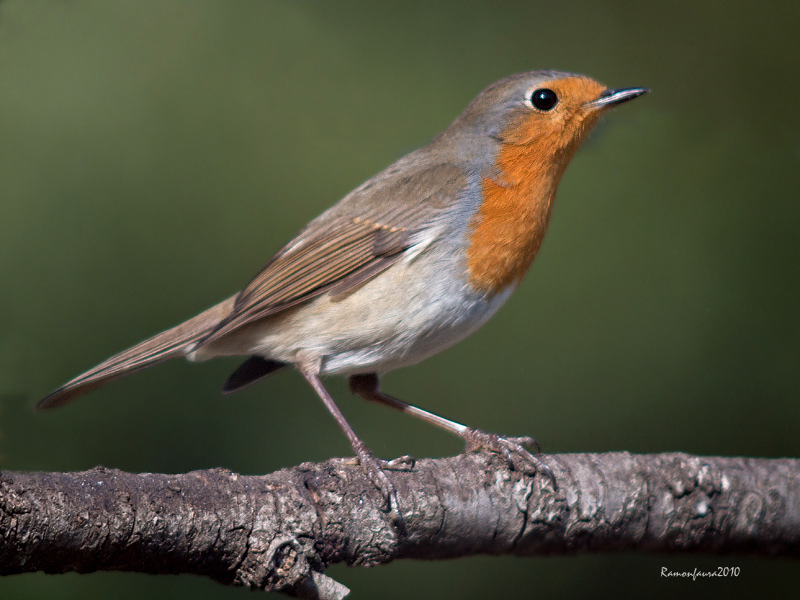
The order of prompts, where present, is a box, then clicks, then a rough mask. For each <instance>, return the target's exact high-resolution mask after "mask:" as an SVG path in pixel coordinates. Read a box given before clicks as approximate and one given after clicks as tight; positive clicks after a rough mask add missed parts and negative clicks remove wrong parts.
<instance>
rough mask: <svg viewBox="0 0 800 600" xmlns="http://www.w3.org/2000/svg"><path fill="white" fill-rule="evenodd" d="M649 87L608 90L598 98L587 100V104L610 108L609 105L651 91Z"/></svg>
mask: <svg viewBox="0 0 800 600" xmlns="http://www.w3.org/2000/svg"><path fill="white" fill-rule="evenodd" d="M649 91H650V90H648V89H647V88H620V89H618V90H606V91H604V92H603V93H602V94H600V97H599V98H598V99H597V100H592V101H591V102H587V103H586V106H587V107H589V108H595V109H600V108H608V107H609V106H616V105H617V104H622V103H623V102H627V101H628V100H633V99H634V98H636V97H637V96H641V95H642V94H646V93H647V92H649Z"/></svg>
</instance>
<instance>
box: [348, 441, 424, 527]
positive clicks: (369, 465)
mask: <svg viewBox="0 0 800 600" xmlns="http://www.w3.org/2000/svg"><path fill="white" fill-rule="evenodd" d="M355 450H356V457H357V458H358V462H359V464H360V465H361V468H362V469H364V471H365V472H366V474H367V477H369V479H370V481H371V482H372V483H373V484H374V485H375V487H376V488H378V491H379V492H380V494H381V498H382V503H381V511H382V512H385V513H389V514H390V515H391V518H392V521H393V522H394V524H395V526H396V527H397V528H398V529H399V530H400V531H404V530H405V522H404V521H403V515H402V514H401V513H400V505H399V504H398V502H397V490H396V489H395V487H394V484H393V483H392V482H391V481H390V480H389V477H388V476H387V475H386V471H392V470H395V471H396V470H401V471H408V470H411V469H412V468H413V467H414V462H415V461H414V459H413V458H412V457H410V456H401V457H399V458H396V459H394V460H390V461H386V460H381V459H377V458H375V455H373V454H372V452H370V451H369V449H368V448H367V446H366V445H365V444H363V443H362V444H359V445H358V447H357V448H355Z"/></svg>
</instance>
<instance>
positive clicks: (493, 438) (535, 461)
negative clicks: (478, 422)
mask: <svg viewBox="0 0 800 600" xmlns="http://www.w3.org/2000/svg"><path fill="white" fill-rule="evenodd" d="M462 437H463V438H464V441H465V442H466V451H467V452H480V451H481V450H489V451H490V452H496V453H497V454H500V455H501V456H502V457H503V458H505V459H506V462H507V463H508V467H509V468H510V469H511V470H512V471H519V472H520V473H525V474H526V475H536V474H537V473H542V474H543V475H545V476H546V477H547V478H548V479H549V480H550V481H551V482H552V483H553V486H556V477H555V475H554V474H553V470H552V469H551V468H550V467H549V466H547V465H546V464H545V463H544V461H542V460H541V459H540V458H538V457H537V456H535V455H534V454H531V453H530V452H529V451H528V450H527V449H526V448H525V446H528V447H531V448H533V449H534V452H535V454H539V453H540V451H541V449H540V448H539V443H538V442H537V441H536V440H535V439H533V438H532V437H528V436H524V437H503V436H501V435H497V434H496V433H487V432H485V431H481V430H480V429H473V428H471V427H470V428H468V429H467V430H466V431H464V433H463V434H462Z"/></svg>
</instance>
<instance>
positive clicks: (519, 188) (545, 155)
mask: <svg viewBox="0 0 800 600" xmlns="http://www.w3.org/2000/svg"><path fill="white" fill-rule="evenodd" d="M546 144H547V140H546V139H543V140H541V141H540V143H537V144H530V145H520V146H517V145H506V146H503V147H501V149H500V151H499V153H498V157H497V162H496V164H497V171H496V172H495V173H493V174H491V175H488V176H486V177H484V178H483V180H482V182H481V185H482V191H483V202H482V204H481V207H480V209H479V210H478V212H477V214H476V215H475V217H474V218H473V221H472V223H471V225H472V227H471V231H470V234H469V246H468V248H467V268H468V271H469V281H470V283H471V284H472V285H473V287H475V288H476V289H479V290H481V291H483V292H486V293H488V294H490V295H493V294H496V293H500V292H502V291H503V290H505V289H507V288H508V286H511V285H517V284H519V282H520V281H521V280H522V278H523V276H524V275H525V273H526V272H527V271H528V268H529V267H530V265H531V262H533V259H534V257H535V256H536V253H537V252H538V250H539V247H540V246H541V245H542V240H543V239H544V234H545V232H546V231H547V224H548V222H549V221H550V213H551V211H552V208H553V200H554V198H555V194H556V188H557V187H558V183H559V181H560V179H561V175H562V173H563V172H564V168H565V167H566V164H567V163H568V162H569V159H570V158H571V154H572V152H573V150H572V149H567V150H565V151H562V152H568V153H569V155H570V156H559V157H557V158H558V160H553V155H552V153H553V150H552V146H549V147H548V146H546Z"/></svg>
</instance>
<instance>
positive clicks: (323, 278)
mask: <svg viewBox="0 0 800 600" xmlns="http://www.w3.org/2000/svg"><path fill="white" fill-rule="evenodd" d="M647 91H648V90H646V89H644V88H624V89H609V88H606V87H605V86H604V85H602V84H600V83H598V82H597V81H594V80H593V79H590V78H588V77H585V76H582V75H575V74H571V73H562V72H557V71H531V72H527V73H520V74H517V75H512V76H510V77H507V78H505V79H503V80H501V81H498V82H496V83H494V84H492V85H491V86H489V87H488V88H486V89H485V90H484V91H483V92H481V93H480V94H479V95H478V96H477V97H476V98H475V99H474V100H473V101H472V103H471V104H470V105H469V106H467V108H466V109H465V110H464V112H463V113H462V114H461V115H460V116H459V117H458V118H457V119H456V120H455V121H454V122H453V123H452V124H451V125H450V126H449V127H448V128H447V129H445V130H444V131H443V132H442V133H441V134H439V135H438V136H437V137H435V138H434V139H433V141H431V142H430V143H429V144H428V145H427V146H425V147H423V148H420V149H419V150H416V151H415V152H412V153H411V154H408V155H407V156H405V157H403V158H401V159H400V160H398V161H397V162H395V163H394V164H392V165H390V166H389V167H387V168H386V169H384V170H383V171H381V172H380V173H378V174H377V175H375V176H374V177H373V178H372V179H370V180H368V181H367V182H365V183H364V184H362V185H361V186H360V187H358V188H356V189H355V190H353V191H352V192H350V193H349V194H348V195H347V196H345V197H344V198H343V199H342V200H340V201H339V202H338V203H337V204H335V205H334V206H332V207H331V208H330V209H328V210H327V211H325V212H324V213H323V214H322V215H320V216H319V217H317V218H316V219H314V220H313V221H311V222H310V223H309V224H308V225H307V226H306V227H305V228H304V229H303V230H302V231H301V232H300V233H299V234H298V235H297V236H296V237H295V238H294V239H293V240H291V241H290V242H289V243H288V244H287V245H286V246H284V247H283V248H282V249H281V250H279V251H278V253H277V254H275V256H273V257H272V259H271V260H270V261H269V262H268V263H267V264H266V266H265V267H264V268H263V269H262V270H261V272H260V273H259V274H258V275H256V277H255V278H254V279H253V280H252V281H251V282H250V283H249V284H248V285H247V286H246V287H245V288H244V289H243V290H242V291H241V292H239V293H238V294H236V295H235V296H232V297H230V298H228V299H227V300H224V301H223V302H221V303H220V304H217V305H216V306H213V307H212V308H210V309H208V310H206V311H205V312H203V313H201V314H199V315H197V316H196V317H194V318H192V319H189V320H188V321H186V322H184V323H182V324H180V325H177V326H176V327H173V328H172V329H168V330H167V331H164V332H162V333H159V334H158V335H155V336H153V337H151V338H149V339H147V340H145V341H143V342H141V343H140V344H137V345H136V346H133V347H132V348H129V349H128V350H125V351H123V352H121V353H119V354H117V355H115V356H113V357H111V358H109V359H108V360H106V361H105V362H103V363H102V364H100V365H98V366H96V367H95V368H93V369H91V370H89V371H87V372H86V373H83V374H82V375H79V376H78V377H76V378H75V379H73V380H71V381H69V382H68V383H66V384H64V385H63V386H62V387H60V388H59V389H57V390H56V391H54V392H53V393H51V394H50V395H49V396H47V397H46V398H44V399H43V400H41V402H39V405H38V407H39V408H51V407H56V406H60V405H62V404H65V403H67V402H69V401H70V400H72V399H73V398H76V397H77V396H79V395H81V394H83V393H86V392H88V391H90V390H93V389H95V388H97V387H98V386H100V385H102V384H104V383H106V382H108V381H111V380H113V379H116V378H118V377H121V376H123V375H126V374H128V373H133V372H135V371H139V370H141V369H144V368H146V367H149V366H150V365H153V364H156V363H160V362H163V361H165V360H167V359H170V358H177V357H186V358H188V359H189V360H192V361H198V360H205V359H209V358H212V357H215V356H229V355H240V356H248V357H249V358H247V360H245V361H244V363H243V364H242V365H241V366H240V367H239V368H238V369H237V370H236V371H235V372H234V373H233V374H232V375H231V376H230V378H229V379H228V380H227V382H226V383H225V385H224V388H223V391H224V392H233V391H235V390H238V389H241V388H243V387H245V386H247V385H250V384H251V383H253V382H255V381H257V380H259V379H261V378H263V377H265V376H267V375H269V374H270V373H273V372H275V371H277V370H278V369H281V368H282V367H285V366H287V365H291V366H294V367H295V368H296V369H297V370H298V371H299V372H300V373H301V374H302V375H303V377H305V379H306V380H307V381H308V382H309V383H310V384H311V386H312V387H313V388H314V390H315V391H316V392H317V394H318V395H319V397H320V398H321V399H322V401H323V402H324V404H325V406H326V407H327V408H328V410H329V411H330V412H331V414H332V415H333V416H334V418H335V419H336V421H337V422H338V424H339V426H340V427H341V428H342V430H343V431H344V433H345V435H346V436H347V438H348V440H349V441H350V444H351V445H352V447H353V450H354V452H355V455H356V457H357V458H358V460H359V462H360V463H361V465H362V467H363V468H365V469H366V471H367V474H368V475H369V476H370V478H371V479H372V481H373V482H374V483H375V485H376V486H377V487H378V488H379V489H380V490H381V492H382V497H383V500H384V508H385V510H390V509H392V508H393V507H396V497H395V494H394V488H393V487H392V485H391V483H390V481H389V479H388V478H387V476H386V474H385V472H384V469H385V468H387V467H390V466H396V465H392V463H387V462H385V461H380V460H378V459H376V458H375V457H374V455H373V454H372V453H371V452H370V451H369V449H368V448H367V446H366V445H365V444H364V442H362V441H361V439H360V438H359V437H358V436H357V435H356V433H355V431H354V430H353V428H352V427H351V426H350V425H349V424H348V422H347V421H346V420H345V418H344V415H342V413H341V411H340V410H339V408H338V407H337V406H336V403H335V402H334V400H333V398H332V397H331V396H330V394H329V393H328V391H327V390H326V389H325V387H324V385H323V383H322V380H321V377H322V376H324V375H348V376H349V377H350V379H349V385H350V390H351V392H352V393H354V394H358V395H360V396H362V397H363V398H365V399H367V400H371V401H374V402H378V403H380V404H385V405H388V406H390V407H392V408H395V409H398V410H401V411H403V412H406V413H409V414H411V415H414V416H416V417H419V418H422V419H424V420H426V421H428V422H430V423H432V424H434V425H438V426H440V427H443V428H444V429H446V430H448V431H451V432H453V433H455V434H456V435H459V436H461V437H462V438H464V439H465V440H466V443H467V446H468V447H469V448H479V447H482V448H489V449H492V450H494V451H497V452H501V453H503V454H504V455H506V457H507V458H508V459H509V460H510V461H511V462H512V466H513V464H514V461H516V460H518V459H519V457H523V459H524V460H527V461H528V462H529V463H531V464H534V465H539V463H538V461H537V460H536V459H535V458H534V457H533V456H532V455H531V454H529V453H528V452H527V451H526V450H525V448H524V446H525V445H530V444H531V443H534V442H533V440H531V439H530V438H505V437H501V436H498V435H495V434H489V433H485V432H483V431H480V430H477V429H474V428H469V427H466V426H464V425H461V424H459V423H456V422H453V421H450V420H448V419H445V418H443V417H440V416H438V415H435V414H433V413H430V412H428V411H425V410H422V409H421V408H417V407H415V406H412V405H409V404H407V403H405V402H403V401H401V400H399V399H397V398H394V397H392V396H389V395H387V394H385V393H384V392H382V391H381V389H380V387H379V381H378V377H379V375H380V374H382V373H386V372H388V371H392V370H394V369H398V368H400V367H405V366H408V365H413V364H414V363H417V362H419V361H421V360H423V359H425V358H428V357H429V356H432V355H433V354H436V353H437V352H440V351H442V350H444V349H445V348H448V347H449V346H451V345H453V344H455V343H456V342H458V341H459V340H461V339H463V338H465V337H466V336H467V335H469V334H470V333H472V332H473V331H475V330H476V329H478V328H479V327H480V326H481V325H483V324H484V323H485V322H486V321H487V320H488V319H489V317H491V316H492V315H493V314H494V313H495V311H497V309H498V308H500V306H501V305H502V304H503V303H504V302H505V301H506V300H507V299H508V297H509V296H510V295H511V293H512V292H513V291H514V290H515V289H516V288H517V286H518V285H519V283H520V281H521V280H522V278H523V277H524V275H525V273H526V271H527V270H528V267H529V266H530V264H531V262H532V261H533V258H534V256H535V255H536V252H537V251H538V250H539V247H540V246H541V244H542V240H543V238H544V234H545V231H546V229H547V224H548V221H549V219H550V213H551V211H552V208H553V200H554V198H555V194H556V188H557V187H558V183H559V180H560V179H561V176H562V174H563V173H564V170H565V169H566V167H567V164H568V163H569V161H570V159H571V158H572V156H573V155H574V153H575V151H576V150H577V149H578V147H579V146H580V145H581V143H582V142H583V140H584V139H585V138H586V136H587V135H588V133H589V131H590V130H591V129H592V127H593V126H594V125H595V123H597V121H598V119H599V118H600V116H601V115H602V114H603V113H605V112H606V111H607V110H608V109H609V108H611V107H614V106H617V105H618V104H621V103H623V102H626V101H628V100H631V99H633V98H636V97H637V96H640V95H642V94H644V93H645V92H647ZM404 458H408V457H404ZM400 462H401V463H404V462H407V461H403V460H401V461H400ZM538 468H540V469H541V468H542V466H541V465H539V466H538ZM545 471H547V469H546V468H545Z"/></svg>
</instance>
